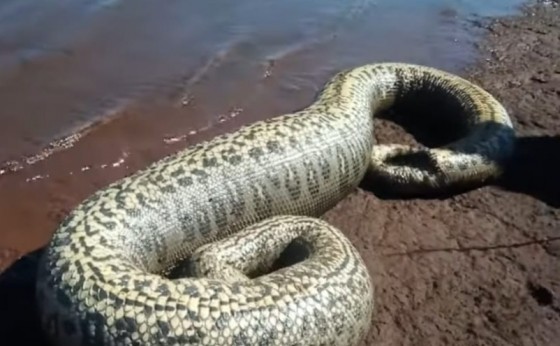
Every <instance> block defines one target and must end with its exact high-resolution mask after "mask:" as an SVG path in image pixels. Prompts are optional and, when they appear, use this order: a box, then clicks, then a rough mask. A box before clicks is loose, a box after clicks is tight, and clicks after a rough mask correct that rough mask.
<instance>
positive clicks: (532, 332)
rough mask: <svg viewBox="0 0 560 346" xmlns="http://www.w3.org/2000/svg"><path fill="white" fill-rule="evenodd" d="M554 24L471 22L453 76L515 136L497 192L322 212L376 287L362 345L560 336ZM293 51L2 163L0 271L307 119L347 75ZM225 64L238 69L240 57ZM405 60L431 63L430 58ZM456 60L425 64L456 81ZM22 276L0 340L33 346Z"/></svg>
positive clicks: (3, 284)
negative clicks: (107, 196)
mask: <svg viewBox="0 0 560 346" xmlns="http://www.w3.org/2000/svg"><path fill="white" fill-rule="evenodd" d="M451 17H453V15H452V16H451ZM558 18H560V10H559V9H558V7H557V5H556V3H549V4H548V5H547V6H545V7H536V8H531V9H529V10H527V13H526V14H525V15H524V16H520V17H515V18H508V19H500V20H498V21H494V22H493V23H492V24H489V25H487V24H486V23H487V22H486V21H484V20H480V21H478V23H479V24H480V25H479V28H478V30H479V31H480V32H481V33H486V34H487V35H486V39H485V40H484V41H483V42H482V43H480V45H479V49H480V53H481V55H482V57H481V58H480V59H479V62H478V63H477V64H475V65H472V67H471V68H469V69H468V70H467V71H463V72H461V74H462V75H465V76H468V77H469V78H471V79H473V80H475V81H476V82H478V83H479V84H481V85H482V86H483V87H485V88H486V89H488V90H489V91H490V92H492V93H493V94H495V95H496V97H497V98H498V99H500V100H501V101H502V102H503V103H504V105H505V106H506V108H507V109H508V111H509V112H510V113H511V115H512V117H513V119H514V122H515V126H516V128H517V129H518V131H519V135H520V139H519V150H518V154H517V157H516V159H515V160H514V161H513V163H512V167H511V168H510V169H509V170H508V173H507V175H506V176H505V177H504V179H502V180H501V181H499V182H498V183H497V184H495V185H493V186H488V187H484V188H481V189H477V190H475V191H470V192H467V193H464V194H460V195H457V196H452V197H448V198H445V199H442V200H436V199H428V200H416V199H412V200H402V199H391V198H388V197H383V196H381V195H378V194H375V193H373V192H375V191H373V192H372V191H370V190H369V189H367V188H363V189H359V190H358V191H356V192H355V193H354V194H352V195H351V196H349V197H348V198H347V199H345V200H344V201H343V202H341V203H340V204H339V205H338V206H337V207H336V208H335V209H333V210H332V211H330V212H329V213H327V215H326V219H327V220H328V221H330V222H332V223H333V224H335V225H336V226H338V227H340V228H341V229H342V230H343V231H344V232H345V233H346V234H347V235H348V236H349V237H350V239H351V240H352V241H353V243H354V244H355V245H356V246H357V248H358V249H359V250H360V253H361V254H362V256H363V257H364V259H365V260H366V262H367V265H368V268H369V269H370V271H371V274H372V276H373V278H374V283H375V286H376V301H377V314H376V315H375V318H374V321H373V324H372V329H371V332H370V334H369V335H368V338H367V340H366V341H365V342H364V345H373V344H375V345H378V344H380V345H403V344H404V345H407V344H409V345H413V344H414V345H418V344H421V345H428V344H429V345H447V344H455V345H473V344H476V345H482V344H491V345H517V344H524V345H551V344H554V342H556V340H557V339H558V338H559V337H560V328H559V327H560V305H559V304H558V300H557V299H558V294H559V293H560V281H558V280H559V279H558V278H560V269H559V267H558V257H560V240H559V239H560V234H559V233H558V229H560V227H559V226H560V222H559V221H560V211H559V210H558V208H559V207H560V199H559V197H558V196H560V185H559V183H558V181H557V177H558V176H560V175H559V173H560V167H558V165H557V163H556V162H554V160H551V159H550V158H553V157H555V154H556V153H557V152H558V150H559V149H560V138H559V136H558V133H560V119H559V116H558V113H557V110H558V109H559V108H560V107H559V105H560V66H559V65H558V61H560V59H559V58H560V25H559V20H558ZM334 46H335V47H336V44H335V45H334ZM325 47H332V45H331V44H329V45H326V46H325ZM325 49H327V48H325ZM328 49H332V48H328ZM401 49H403V50H404V49H407V48H406V47H402V48H401ZM465 49H466V48H465ZM301 54H303V56H302V57H301V59H296V60H291V59H278V60H274V59H272V60H271V62H270V63H265V64H263V65H262V69H260V70H259V69H254V70H251V71H253V73H248V74H244V73H240V72H236V73H239V74H237V75H236V73H233V72H229V73H225V74H222V72H224V71H237V70H236V69H235V68H231V66H229V67H228V66H225V67H220V68H218V69H216V70H214V69H211V73H210V74H206V75H205V77H204V78H203V80H210V81H212V82H213V83H209V82H204V83H195V84H194V86H191V87H190V88H188V90H189V92H188V93H186V94H185V93H184V92H183V90H179V91H178V90H176V89H173V90H171V91H170V92H169V93H168V94H165V95H161V94H159V95H157V97H153V98H151V99H150V100H149V101H139V102H134V104H132V105H126V106H125V107H123V108H118V107H117V108H115V115H114V116H112V117H110V116H109V117H104V118H103V119H104V120H102V121H101V123H100V124H97V125H96V126H93V127H90V128H86V130H85V131H84V136H83V137H82V138H81V139H80V140H79V141H77V142H76V143H75V145H74V146H73V147H72V148H71V149H70V150H63V151H59V152H56V153H55V154H53V155H51V156H49V158H48V159H46V160H39V161H38V162H36V163H34V164H32V165H25V164H24V165H23V166H24V167H23V169H21V170H16V171H15V172H11V171H9V167H11V166H8V168H6V169H7V172H6V173H5V174H4V175H3V176H1V177H0V191H1V193H2V198H1V199H0V216H1V219H2V222H3V229H5V231H4V230H3V231H2V233H1V234H0V244H2V246H3V247H5V248H11V249H14V250H13V251H4V252H3V258H5V259H6V261H5V262H4V263H5V264H4V265H8V264H9V263H11V262H12V261H13V260H14V259H16V258H17V257H18V256H19V254H20V253H22V252H27V251H30V250H33V249H35V248H38V247H40V246H42V245H43V244H44V243H45V242H46V241H47V240H48V238H49V237H50V232H52V230H54V227H55V226H56V224H57V223H58V222H59V221H60V220H61V218H62V217H63V216H64V215H65V214H66V213H67V212H68V210H69V209H70V208H71V207H72V206H73V205H75V204H76V203H78V202H79V201H80V200H81V199H83V198H84V197H85V196H87V195H89V194H90V193H91V192H93V191H95V190H96V189H98V188H100V187H102V186H104V185H106V184H107V183H109V182H111V181H113V180H115V179H117V178H119V177H121V176H124V175H126V174H129V173H130V172H132V171H134V170H136V169H138V168H141V167H143V166H145V165H146V164H147V163H148V162H151V161H153V160H155V159H157V158H159V157H161V156H163V155H165V154H167V153H170V152H173V151H176V150H178V149H180V148H181V147H184V146H185V145H188V144H191V143H195V142H197V141H200V140H203V139H206V138H210V137H212V136H214V135H216V134H219V133H222V132H224V131H229V130H231V129H234V128H235V127H237V126H240V125H241V124H243V123H246V122H250V121H252V120H256V119H259V118H262V117H267V116H272V115H274V114H278V113H282V112H285V111H291V110H293V109H297V108H299V107H303V106H305V105H307V104H308V103H309V102H310V100H311V99H312V96H313V94H314V93H315V92H316V90H318V88H319V87H320V85H322V83H323V81H324V80H326V78H328V76H329V75H330V74H331V73H332V72H333V70H336V68H338V67H339V66H342V65H344V64H350V63H351V62H350V61H346V62H344V63H342V65H335V64H333V65H329V64H328V63H326V66H328V67H327V68H326V69H325V70H323V71H321V72H316V71H317V69H318V68H319V67H318V66H322V65H321V63H318V62H317V61H320V62H323V61H325V60H328V59H325V56H326V55H325V51H323V50H321V49H318V48H317V47H315V48H314V49H313V50H311V51H306V52H304V53H301ZM391 54H392V55H388V58H390V57H391V56H398V53H396V52H392V53H391ZM228 56H229V58H228V60H227V61H231V60H229V59H232V60H233V61H234V63H233V64H234V66H240V65H239V64H240V63H239V62H238V63H237V64H238V65H235V61H242V60H243V59H244V57H243V54H240V55H236V53H233V55H228ZM232 56H233V58H232ZM327 56H328V55H327ZM365 57H367V56H365ZM365 57H364V56H362V57H361V59H362V58H365ZM473 57H474V54H473ZM321 58H322V59H323V60H321ZM369 58H370V60H376V59H379V56H378V57H377V58H376V57H373V56H369ZM236 59H237V60H236ZM391 60H393V59H391ZM403 60H406V59H405V58H403ZM409 60H412V61H414V62H421V63H430V60H429V55H426V56H425V57H423V58H419V57H417V59H416V60H415V59H414V58H410V59H409ZM451 60H452V59H451ZM467 60H468V59H467ZM294 61H297V65H294ZM465 62H467V61H464V62H462V63H457V61H455V62H452V63H449V62H447V63H445V62H438V61H435V62H434V63H433V64H432V63H430V64H431V65H435V66H436V67H443V68H448V69H451V70H453V69H455V70H457V71H459V70H460V67H461V66H462V65H464V63H465ZM455 63H457V65H455V66H450V65H447V64H451V65H453V64H455ZM211 64H212V63H210V65H211ZM220 66H222V65H220ZM313 68H315V70H313ZM306 69H311V70H312V71H315V72H312V75H313V76H314V77H313V78H311V79H310V78H304V79H301V78H302V77H301V76H302V75H303V76H305V71H306ZM247 76H251V77H250V78H248V77H247ZM238 77H239V78H238ZM292 78H293V79H292ZM191 80H192V79H191ZM194 80H197V78H194ZM303 80H305V81H306V82H309V80H312V83H310V84H311V85H307V84H305V83H301V84H300V83H299V82H298V81H303ZM228 81H229V82H228ZM302 84H303V85H302ZM217 94H219V95H220V100H219V102H218V103H216V102H214V101H216V99H215V98H214V96H215V95H217ZM239 100H243V102H242V103H240V102H239ZM154 114H157V116H158V121H155V122H154V121H153V118H150V117H152V116H153V115H154ZM193 114H203V115H204V116H200V117H194V116H193ZM377 123H378V126H377V128H376V137H377V138H378V140H379V141H381V142H413V141H414V140H415V139H414V136H413V135H410V134H407V133H405V131H404V130H403V129H402V128H400V127H399V126H397V125H395V124H394V123H393V122H390V121H386V120H379V121H378V122H377ZM174 129H175V131H173V130H174ZM406 130H409V131H410V132H411V133H413V134H416V135H417V136H416V137H417V138H421V137H422V136H421V135H420V134H419V133H416V132H415V130H414V129H409V128H407V129H406ZM191 131H193V132H192V133H191ZM24 151H25V150H24ZM24 151H22V152H24ZM47 175H48V177H45V176H47ZM0 259H1V258H0ZM33 269H34V263H33V261H32V260H31V259H30V260H27V259H23V260H20V261H19V262H17V263H16V265H15V266H12V267H11V268H10V269H9V270H8V271H7V272H6V274H4V275H3V276H0V296H2V297H6V298H7V299H2V301H1V305H2V306H0V311H1V312H2V313H1V315H0V319H2V323H0V335H10V336H16V337H18V338H19V339H20V341H21V343H24V342H25V341H29V342H30V343H32V344H37V345H39V344H40V343H41V342H42V339H41V338H40V331H39V330H38V328H37V326H36V324H35V321H34V319H33V308H32V305H31V304H30V301H31V300H32V299H33V297H32V288H33V286H32V281H33V275H32V274H33Z"/></svg>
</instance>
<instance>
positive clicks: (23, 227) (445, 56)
mask: <svg viewBox="0 0 560 346" xmlns="http://www.w3.org/2000/svg"><path fill="white" fill-rule="evenodd" d="M519 3H520V1H518V0H516V1H513V0H512V1H499V0H493V1H486V0H485V1H482V0H479V1H449V0H447V1H446V0H429V1H414V2H412V1H404V0H399V1H382V0H378V1H372V0H352V1H345V2H339V1H317V0H312V1H305V2H302V1H296V0H287V1H282V2H272V1H256V0H245V1H241V2H239V1H238V2H235V3H231V2H228V1H213V2H212V3H211V4H210V3H209V2H196V3H195V2H190V1H167V2H166V3H165V5H163V4H161V3H159V2H154V1H146V0H138V1H130V2H129V1H118V0H113V1H111V0H104V1H60V0H59V1H42V2H30V1H19V0H7V1H3V2H2V3H1V4H0V104H1V105H2V107H0V123H1V124H3V125H2V126H1V127H0V196H1V197H0V220H1V225H2V229H1V231H0V248H10V249H14V250H17V251H20V252H26V251H30V250H32V249H35V248H37V247H39V246H41V245H43V244H44V243H45V242H47V241H48V239H49V237H50V235H51V233H52V231H54V229H55V227H56V225H57V223H58V222H59V221H60V219H61V217H63V216H64V215H65V214H66V213H67V212H68V210H69V209H70V208H71V207H72V206H74V205H75V204H76V203H78V202H79V201H81V200H82V199H83V198H85V197H86V196H87V195H89V194H90V193H92V192H93V191H95V190H96V189H98V188H100V187H102V186H104V185H106V184H108V183H109V182H111V181H114V180H116V179H118V178H120V177H122V176H124V175H125V174H128V173H130V172H132V171H134V170H136V169H138V168H141V167H144V166H146V165H147V164H148V163H150V162H152V161H154V160H156V159H158V158H161V157H162V156H164V155H166V154H168V153H171V152H174V151H176V150H179V149H181V148H183V147H185V146H186V145H189V144H192V143H194V142H197V141H200V140H203V139H207V138H210V137H212V136H214V135H216V134H218V133H222V132H225V131H230V130H232V129H234V128H236V127H239V126H240V125H242V124H246V123H249V122H252V121H255V120H258V119H263V118H267V117H271V116H273V115H276V114H280V113H284V112H289V111H293V110H296V109H298V108H302V107H304V106H305V105H307V104H309V103H310V102H311V101H312V100H313V97H314V96H315V94H316V93H317V91H318V90H319V89H320V87H321V86H322V85H323V83H324V82H325V81H326V80H327V79H328V78H329V77H330V76H332V75H333V74H334V73H335V72H336V71H338V70H340V69H342V68H346V67H350V66H355V65H359V64H363V63H369V62H374V61H383V60H394V61H408V62H414V63H422V64H429V65H432V66H436V67H440V68H445V69H448V70H452V71H458V70H459V69H460V68H462V67H463V66H465V65H466V64H468V63H469V62H471V61H472V59H473V58H474V54H475V51H474V49H473V48H474V45H473V44H474V42H475V41H476V39H477V37H478V35H479V31H478V30H477V28H476V27H477V26H476V25H475V24H476V22H478V21H480V20H481V19H483V18H485V17H487V16H497V15H505V14H509V13H511V12H512V11H514V10H515V9H516V8H517V6H518V5H519ZM76 133H78V134H79V135H76ZM72 134H74V136H72ZM76 139H79V140H77V141H76ZM65 143H66V144H68V145H65ZM66 147H71V149H65V148H66Z"/></svg>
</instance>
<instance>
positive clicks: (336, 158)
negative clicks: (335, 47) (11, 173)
mask: <svg viewBox="0 0 560 346" xmlns="http://www.w3.org/2000/svg"><path fill="white" fill-rule="evenodd" d="M419 91H422V92H426V93H428V94H432V95H438V97H439V98H440V99H445V100H446V101H445V102H447V103H449V104H454V105H456V106H458V107H459V108H458V109H459V110H460V111H459V113H461V114H450V116H458V117H462V120H463V121H464V123H465V126H466V129H467V130H468V131H467V132H466V135H465V136H464V137H463V138H461V139H460V140H458V141H456V142H453V143H451V144H449V145H447V146H445V147H441V148H431V149H429V148H424V149H412V148H408V147H404V146H399V145H375V146H374V140H373V134H372V131H373V115H375V114H376V113H377V112H379V111H381V110H383V109H386V108H387V107H390V106H391V105H393V104H398V103H399V102H407V101H406V100H407V96H409V95H411V94H413V93H416V92H419ZM513 143H514V133H513V130H512V124H511V122H510V119H509V117H508V115H507V113H506V111H505V110H504V108H503V107H502V106H501V105H500V104H499V103H498V102H497V101H496V100H495V99H494V98H493V97H492V96H491V95H489V94H488V93H487V92H485V91H484V90H482V89H481V88H479V87H477V86H475V85H473V84H471V83H469V82H467V81H466V80H464V79H461V78H459V77H457V76H454V75H451V74H448V73H445V72H442V71H439V70H435V69H432V68H428V67H422V66H417V65H409V64H400V63H381V64H373V65H366V66H362V67H357V68H354V69H349V70H346V71H343V72H340V73H338V74H336V75H335V76H334V77H333V79H332V80H331V81H330V82H328V83H327V85H326V86H325V88H324V89H323V91H322V92H321V93H320V95H319V96H318V98H317V100H316V101H315V102H314V103H313V104H312V105H310V106H309V107H307V108H305V109H304V110H301V111H298V112H295V113H292V114H286V115H282V116H278V117H275V118H272V119H269V120H265V121H260V122H257V123H254V124H252V125H249V126H245V127H242V128H241V129H239V130H238V131H236V132H235V133H232V134H227V135H223V136H220V137H217V138H215V139H213V140H211V141H208V142H204V143H201V144H198V145H196V146H193V147H190V148H187V149H186V150H184V151H182V152H179V153H177V154H174V155H172V156H169V157H167V158H165V159H163V160H161V161H159V162H157V163H155V164H153V165H151V166H149V167H148V168H146V169H144V170H142V171H140V172H137V173H136V174H134V175H132V176H130V177H127V178H124V179H122V180H120V181H118V182H116V183H113V184H111V185H109V186H108V187H106V188H105V189H103V190H101V191H99V192H97V193H95V194H94V195H92V196H91V197H90V198H88V199H86V200H85V201H84V202H83V203H82V204H80V205H79V206H78V207H76V208H75V209H74V210H73V211H72V212H71V213H70V215H69V216H68V217H67V218H66V219H65V220H64V221H63V222H62V224H61V225H60V227H59V228H58V230H57V231H56V232H55V234H54V236H53V238H52V240H51V242H50V244H49V246H48V248H47V250H46V252H45V254H44V256H43V257H42V259H41V262H40V268H39V274H38V284H37V300H38V303H39V306H40V317H41V321H42V325H43V327H44V329H45V331H46V333H47V334H48V335H49V336H50V338H51V340H52V341H53V342H54V343H55V344H57V345H344V346H347V345H355V344H357V343H358V342H359V341H360V340H361V339H362V338H363V337H364V335H365V333H366V332H367V330H368V329H369V326H370V324H371V317H372V313H373V287H372V284H371V281H370V277H369V274H368V271H367V269H366V267H365V265H364V263H363V262H362V260H361V258H360V256H359V254H358V253H357V251H356V250H355V249H354V247H353V246H352V245H351V243H350V242H349V241H348V240H347V239H346V238H345V237H344V236H343V235H342V234H341V233H340V231H338V230H337V229H335V228H333V227H332V226H330V225H328V224H326V223H325V222H324V221H322V220H320V219H317V218H315V217H318V216H320V215H321V214H323V213H324V212H325V211H327V210H328V209H330V208H331V207H333V206H334V205H335V204H336V203H337V202H339V201H340V200H341V199H342V198H344V197H345V196H346V195H348V194H349V193H350V192H351V191H352V190H353V189H355V188H356V187H357V185H358V184H359V182H360V181H361V180H362V178H363V177H364V176H365V174H366V173H371V176H372V177H373V178H377V179H379V181H380V182H385V183H389V184H391V186H393V187H394V188H395V189H399V190H401V191H403V192H410V191H421V190H430V189H444V188H446V187H448V186H453V185H456V184H464V183H473V184H479V183H483V182H484V181H486V180H487V179H489V178H492V177H495V176H497V175H499V174H500V173H501V171H502V168H503V165H504V163H505V161H506V160H507V159H508V158H509V157H510V156H511V154H512V150H513ZM411 153H412V154H413V156H414V155H416V156H419V157H423V158H424V161H425V163H426V164H425V165H412V164H411V165H406V164H405V165H396V164H391V163H390V161H391V159H392V158H394V157H398V156H403V155H405V156H406V155H409V154H411ZM288 249H299V252H298V253H303V255H301V256H302V257H301V258H300V260H299V261H298V262H297V263H292V265H288V266H282V265H279V264H278V263H277V262H278V258H282V253H284V254H285V253H287V252H288ZM288 257H289V256H288ZM185 258H190V262H189V263H190V267H189V268H190V269H189V270H190V271H191V274H190V276H187V277H181V278H175V279H171V278H169V277H167V276H165V275H162V274H165V273H167V272H168V271H169V269H170V268H173V266H174V265H175V264H176V263H177V262H178V261H179V260H182V259H185ZM273 268H275V269H277V270H273V271H271V270H272V269H273Z"/></svg>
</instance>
